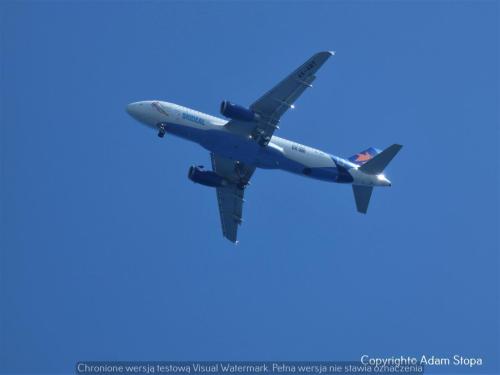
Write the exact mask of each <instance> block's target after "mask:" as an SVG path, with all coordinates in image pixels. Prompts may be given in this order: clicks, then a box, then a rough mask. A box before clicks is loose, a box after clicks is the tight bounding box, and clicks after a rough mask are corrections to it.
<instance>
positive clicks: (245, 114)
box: [220, 100, 259, 121]
mask: <svg viewBox="0 0 500 375" xmlns="http://www.w3.org/2000/svg"><path fill="white" fill-rule="evenodd" d="M220 113H221V114H222V115H224V116H226V117H228V118H230V119H233V120H240V121H257V120H258V119H259V115H258V114H257V113H255V112H253V111H251V110H250V109H248V108H245V107H242V106H241V105H238V104H233V103H231V102H229V101H227V100H224V101H223V102H222V103H221V104H220Z"/></svg>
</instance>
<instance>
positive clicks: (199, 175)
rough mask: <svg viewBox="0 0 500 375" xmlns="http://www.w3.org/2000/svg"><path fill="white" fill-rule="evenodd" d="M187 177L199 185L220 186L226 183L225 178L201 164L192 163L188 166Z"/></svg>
mask: <svg viewBox="0 0 500 375" xmlns="http://www.w3.org/2000/svg"><path fill="white" fill-rule="evenodd" d="M188 178H189V179H190V180H191V181H193V182H195V183H197V184H201V185H205V186H211V187H221V186H226V185H227V180H226V179H225V178H224V177H222V176H219V175H218V174H217V173H215V172H212V171H206V170H205V169H204V167H203V165H198V166H196V165H192V166H191V167H189V172H188Z"/></svg>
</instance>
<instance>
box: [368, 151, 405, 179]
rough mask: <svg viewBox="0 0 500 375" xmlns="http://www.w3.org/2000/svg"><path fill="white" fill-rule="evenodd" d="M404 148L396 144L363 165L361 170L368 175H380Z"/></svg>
mask: <svg viewBox="0 0 500 375" xmlns="http://www.w3.org/2000/svg"><path fill="white" fill-rule="evenodd" d="M402 147H403V146H401V145H398V144H394V145H392V146H389V147H387V148H386V149H385V150H384V151H382V152H381V153H380V154H378V155H375V156H374V157H373V158H372V159H371V160H368V161H367V162H366V163H365V164H363V165H362V166H361V167H360V168H359V170H360V171H362V172H364V173H367V174H380V173H382V172H383V171H384V169H385V167H387V164H389V163H390V162H391V160H392V159H393V158H394V156H396V154H397V153H398V152H399V150H401V148H402Z"/></svg>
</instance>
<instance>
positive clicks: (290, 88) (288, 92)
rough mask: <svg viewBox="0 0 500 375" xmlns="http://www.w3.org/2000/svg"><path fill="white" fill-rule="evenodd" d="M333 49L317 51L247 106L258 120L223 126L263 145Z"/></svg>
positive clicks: (232, 121)
mask: <svg viewBox="0 0 500 375" xmlns="http://www.w3.org/2000/svg"><path fill="white" fill-rule="evenodd" d="M333 54H334V53H333V52H318V53H316V54H314V55H313V56H311V58H309V59H308V60H307V61H306V62H305V63H303V64H302V65H301V66H299V67H298V68H297V69H295V70H294V71H293V72H292V73H291V74H290V75H288V76H287V77H286V78H285V79H283V80H282V81H281V82H280V83H278V84H277V85H276V86H274V87H273V88H272V89H271V90H269V91H268V92H266V93H265V94H264V95H262V96H261V97H260V98H259V99H258V100H257V101H255V102H254V103H253V104H252V105H251V106H250V111H251V112H253V113H255V114H257V116H258V120H257V121H250V122H245V121H238V120H231V121H230V122H229V123H228V124H227V125H226V126H227V128H228V129H231V130H232V131H234V132H236V133H240V134H241V133H243V134H246V135H248V136H249V137H250V138H252V139H255V140H256V141H257V142H258V143H259V144H261V145H263V146H264V145H266V144H267V143H268V142H269V140H270V139H271V136H272V135H273V133H274V131H275V130H276V129H277V128H278V124H279V122H280V118H281V116H282V115H283V114H284V113H285V112H286V111H287V110H288V109H289V108H293V104H294V103H295V101H296V100H297V99H298V98H299V97H300V95H302V93H303V92H304V91H305V90H306V89H307V88H308V87H312V85H311V84H312V82H313V81H314V80H315V78H316V75H315V74H316V72H317V71H318V70H319V68H321V66H322V65H323V64H324V63H325V62H326V60H328V58H329V57H330V56H332V55H333Z"/></svg>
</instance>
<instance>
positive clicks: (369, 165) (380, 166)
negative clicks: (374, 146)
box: [352, 144, 403, 214]
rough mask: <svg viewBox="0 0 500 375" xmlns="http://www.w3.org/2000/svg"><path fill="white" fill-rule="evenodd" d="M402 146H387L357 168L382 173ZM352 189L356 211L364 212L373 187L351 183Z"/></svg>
mask: <svg viewBox="0 0 500 375" xmlns="http://www.w3.org/2000/svg"><path fill="white" fill-rule="evenodd" d="M402 147H403V146H401V145H398V144H394V145H392V146H389V147H387V148H386V149H385V150H384V151H382V152H380V153H377V154H376V155H375V156H373V157H371V158H370V159H368V160H367V161H365V162H364V163H363V164H362V165H361V167H359V170H360V171H362V172H364V173H367V174H372V175H378V174H380V173H382V172H383V171H384V169H385V167H387V165H388V164H389V163H390V162H391V160H392V159H393V158H394V156H396V154H397V153H398V152H399V150H401V148H402ZM358 155H359V154H358ZM352 191H353V193H354V200H355V201H356V208H357V209H358V212H361V213H362V214H366V211H368V204H369V203H370V197H371V196H372V191H373V187H372V186H364V185H352Z"/></svg>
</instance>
